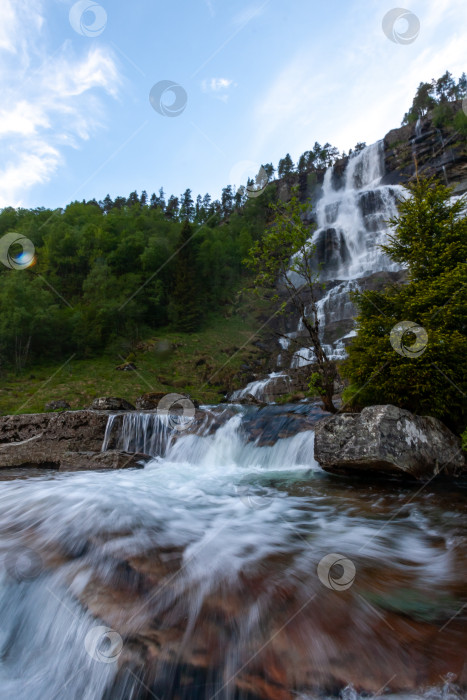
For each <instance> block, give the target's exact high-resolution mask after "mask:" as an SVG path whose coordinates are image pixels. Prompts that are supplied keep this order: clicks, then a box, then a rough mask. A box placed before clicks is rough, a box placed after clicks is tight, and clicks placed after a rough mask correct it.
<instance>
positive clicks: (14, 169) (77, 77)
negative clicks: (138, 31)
mask: <svg viewBox="0 0 467 700" xmlns="http://www.w3.org/2000/svg"><path fill="white" fill-rule="evenodd" d="M46 40H47V37H46V27H45V25H44V15H43V4H42V0H2V23H1V24H0V90H1V94H2V100H1V104H0V145H1V148H2V152H3V158H2V164H1V165H0V207H3V206H8V205H11V206H18V205H20V204H22V203H23V202H24V198H25V195H26V193H27V190H28V189H29V188H31V187H33V186H34V185H37V184H40V183H45V182H48V181H49V180H50V179H51V177H52V176H53V174H54V173H55V172H56V171H57V169H58V167H59V166H60V165H61V164H62V163H63V162H64V160H65V153H66V152H65V150H64V149H65V147H66V146H68V147H73V148H78V147H79V146H80V144H81V143H82V142H83V141H86V140H88V139H89V138H90V137H91V135H92V134H93V133H95V131H96V130H97V129H98V128H99V127H102V126H103V124H104V121H105V113H104V109H103V103H102V100H101V96H102V94H108V95H111V96H114V97H115V96H116V94H117V89H118V86H119V82H120V79H119V74H118V70H117V66H116V62H115V59H114V57H113V55H112V53H111V52H110V51H109V50H108V49H105V48H104V47H102V45H91V46H88V47H86V51H85V53H84V54H81V55H79V56H78V55H76V53H75V52H74V50H73V46H72V43H71V42H70V41H66V42H64V43H63V44H62V46H61V47H60V48H59V49H58V50H57V51H56V52H55V54H53V55H52V56H50V55H48V54H47V51H46V50H45V49H44V45H45V44H46Z"/></svg>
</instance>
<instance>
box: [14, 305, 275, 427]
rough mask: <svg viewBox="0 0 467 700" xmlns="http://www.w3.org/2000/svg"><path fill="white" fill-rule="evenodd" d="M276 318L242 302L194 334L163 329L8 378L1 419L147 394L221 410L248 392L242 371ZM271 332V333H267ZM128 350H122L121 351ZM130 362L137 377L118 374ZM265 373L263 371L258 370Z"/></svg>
mask: <svg viewBox="0 0 467 700" xmlns="http://www.w3.org/2000/svg"><path fill="white" fill-rule="evenodd" d="M273 312H274V308H273V307H272V306H271V305H270V303H269V302H267V301H265V300H263V301H261V302H260V303H258V300H257V299H255V300H254V302H253V301H249V302H247V303H244V304H243V306H242V307H241V308H240V309H239V310H238V311H237V312H236V313H235V314H233V315H231V316H230V317H228V318H226V317H224V316H216V317H213V318H211V319H210V321H209V324H207V325H206V327H205V328H204V329H203V330H202V331H200V332H198V333H193V334H184V333H175V332H171V331H170V330H167V331H166V332H164V331H163V330H159V331H158V332H157V334H156V333H155V334H154V336H153V337H150V338H147V339H146V341H145V342H144V343H139V344H137V345H135V347H134V348H132V355H131V357H128V355H127V353H128V348H127V349H126V350H122V351H121V352H120V351H119V349H118V348H117V349H116V350H115V351H114V352H109V351H108V352H107V353H105V354H103V355H100V356H98V357H94V358H89V359H78V358H72V359H69V360H68V361H67V360H65V361H62V362H59V363H58V362H57V363H55V364H36V365H34V366H31V367H28V368H27V369H26V370H24V371H23V372H21V373H19V374H14V373H10V374H6V375H4V377H3V380H2V382H1V388H0V414H2V415H9V414H16V413H40V412H43V411H45V405H46V403H48V402H49V401H52V400H58V399H64V400H65V401H67V402H68V403H69V404H70V406H71V407H72V408H73V409H79V408H86V407H88V406H89V405H90V403H91V402H92V400H93V399H95V398H96V397H99V396H117V397H121V398H124V399H126V400H127V401H130V402H131V403H133V404H134V402H135V400H136V398H137V397H138V396H141V394H145V393H147V392H164V393H188V394H190V395H191V396H192V398H194V399H197V400H199V401H201V402H203V403H218V402H219V401H220V400H221V399H222V398H223V396H224V394H225V393H226V392H227V391H232V390H233V389H236V388H239V387H241V386H243V385H244V384H245V383H246V381H245V377H244V376H243V374H244V373H243V372H242V370H241V366H242V365H244V364H248V365H251V364H252V363H261V362H262V361H263V360H264V353H261V352H260V351H259V350H258V348H257V347H256V346H255V345H253V342H254V341H256V340H258V339H260V338H261V336H262V332H261V331H260V328H261V326H262V325H263V324H264V322H265V321H266V319H267V318H268V317H269V316H271V314H272V313H273ZM265 331H267V326H266V327H265V328H264V332H265ZM122 347H123V346H122ZM127 359H131V361H133V362H134V364H135V365H136V371H119V370H117V369H116V367H117V366H119V365H122V363H123V362H124V361H125V360H127ZM255 366H256V369H257V371H261V369H260V364H256V365H255Z"/></svg>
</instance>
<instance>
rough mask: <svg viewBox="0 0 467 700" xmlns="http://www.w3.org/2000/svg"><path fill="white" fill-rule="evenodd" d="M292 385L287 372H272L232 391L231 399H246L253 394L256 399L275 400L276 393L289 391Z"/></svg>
mask: <svg viewBox="0 0 467 700" xmlns="http://www.w3.org/2000/svg"><path fill="white" fill-rule="evenodd" d="M278 361H279V358H278ZM290 386H291V381H290V377H289V375H288V374H286V373H285V372H271V374H269V375H268V376H267V377H266V378H265V379H260V380H258V381H255V382H250V383H249V384H247V385H246V387H244V388H243V389H238V390H237V391H234V392H232V394H231V395H230V397H229V400H230V401H238V400H239V399H244V398H246V397H248V395H251V396H254V397H255V399H258V401H265V402H266V403H268V402H271V401H273V400H274V395H275V394H280V393H288V392H289V390H290Z"/></svg>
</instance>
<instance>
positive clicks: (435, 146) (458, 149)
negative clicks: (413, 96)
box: [383, 100, 467, 194]
mask: <svg viewBox="0 0 467 700" xmlns="http://www.w3.org/2000/svg"><path fill="white" fill-rule="evenodd" d="M446 109H448V110H451V112H452V114H453V115H455V114H456V113H457V112H458V111H460V110H461V109H462V101H461V100H458V101H457V102H449V103H446ZM432 116H433V115H432V113H429V114H427V115H426V116H425V117H424V118H423V119H422V120H421V124H420V135H419V136H417V135H416V134H415V124H409V125H407V126H403V127H400V128H399V129H392V131H389V132H388V133H387V134H386V136H385V137H384V148H385V159H386V175H385V178H384V180H383V184H396V183H404V182H407V181H408V180H409V179H410V178H412V177H413V176H414V174H415V162H414V156H415V157H416V159H417V164H418V171H419V173H420V174H422V175H424V176H432V175H435V176H436V177H437V178H439V180H440V181H441V182H443V183H446V184H449V186H453V187H454V193H455V194H462V193H463V192H466V191H467V148H466V142H465V138H464V139H463V138H462V137H461V136H460V135H459V134H458V133H457V132H456V131H455V130H454V128H453V127H452V126H447V127H442V128H437V127H436V126H435V125H434V124H433V120H432Z"/></svg>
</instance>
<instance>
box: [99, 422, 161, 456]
mask: <svg viewBox="0 0 467 700" xmlns="http://www.w3.org/2000/svg"><path fill="white" fill-rule="evenodd" d="M114 433H118V434H117V436H115V435H114ZM173 433H174V430H173V427H172V426H171V425H170V423H169V421H168V420H167V416H165V415H160V414H158V413H142V412H129V413H124V414H123V415H121V414H119V415H113V416H109V420H108V422H107V427H106V429H105V435H104V441H103V444H102V451H103V452H105V451H106V450H108V449H110V448H111V447H114V448H115V449H117V450H122V451H123V452H132V453H134V452H141V453H142V454H146V455H151V457H158V456H160V457H163V456H164V455H165V453H166V450H167V446H168V444H169V441H170V439H171V437H172V435H173Z"/></svg>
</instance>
